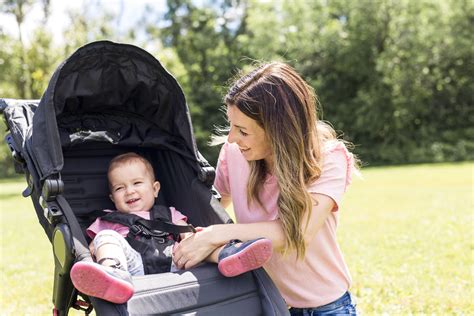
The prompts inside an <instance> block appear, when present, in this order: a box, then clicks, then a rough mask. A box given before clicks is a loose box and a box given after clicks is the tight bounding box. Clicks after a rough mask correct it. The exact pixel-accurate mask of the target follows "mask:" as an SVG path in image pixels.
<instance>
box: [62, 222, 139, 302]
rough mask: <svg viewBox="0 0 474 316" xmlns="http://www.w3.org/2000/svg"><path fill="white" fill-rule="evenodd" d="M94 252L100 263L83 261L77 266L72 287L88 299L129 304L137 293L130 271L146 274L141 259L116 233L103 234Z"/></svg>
mask: <svg viewBox="0 0 474 316" xmlns="http://www.w3.org/2000/svg"><path fill="white" fill-rule="evenodd" d="M91 248H92V249H93V255H94V256H95V258H96V260H97V263H96V262H90V261H87V262H86V261H79V262H77V263H76V264H74V266H73V267H72V269H71V273H70V276H71V280H72V283H73V284H74V286H75V287H76V289H78V290H79V291H80V292H82V293H84V294H86V295H89V296H94V297H98V298H102V299H104V300H107V301H110V302H113V303H125V302H126V301H128V300H129V299H130V297H131V296H132V295H133V293H134V289H133V283H132V278H131V275H130V272H129V271H128V268H129V267H130V268H132V272H133V273H135V274H143V264H142V261H141V256H140V255H139V254H138V253H136V251H134V250H133V249H132V248H131V246H130V245H129V244H128V243H127V241H126V240H125V238H123V237H122V236H121V235H120V234H119V233H117V232H115V231H113V230H104V231H101V232H99V234H97V236H96V237H95V238H94V240H93V243H92V247H91ZM132 250H133V251H132ZM137 255H138V257H139V261H138V259H137V258H136V256H137Z"/></svg>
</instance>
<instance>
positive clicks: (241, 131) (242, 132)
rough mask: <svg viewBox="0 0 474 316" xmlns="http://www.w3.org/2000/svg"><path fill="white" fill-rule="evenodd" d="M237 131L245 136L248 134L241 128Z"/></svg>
mask: <svg viewBox="0 0 474 316" xmlns="http://www.w3.org/2000/svg"><path fill="white" fill-rule="evenodd" d="M239 132H240V135H242V136H247V135H248V134H247V133H246V132H244V131H243V130H239Z"/></svg>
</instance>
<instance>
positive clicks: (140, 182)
mask: <svg viewBox="0 0 474 316" xmlns="http://www.w3.org/2000/svg"><path fill="white" fill-rule="evenodd" d="M142 183H143V181H135V183H134V184H135V185H137V184H142Z"/></svg>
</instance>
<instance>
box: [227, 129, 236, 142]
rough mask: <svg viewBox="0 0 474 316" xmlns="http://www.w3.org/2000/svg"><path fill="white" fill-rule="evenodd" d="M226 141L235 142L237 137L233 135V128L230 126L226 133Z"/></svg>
mask: <svg viewBox="0 0 474 316" xmlns="http://www.w3.org/2000/svg"><path fill="white" fill-rule="evenodd" d="M227 141H228V142H229V143H235V142H236V141H237V137H236V136H235V129H234V128H232V127H231V128H230V131H229V135H227Z"/></svg>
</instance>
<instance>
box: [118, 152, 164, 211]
mask: <svg viewBox="0 0 474 316" xmlns="http://www.w3.org/2000/svg"><path fill="white" fill-rule="evenodd" d="M109 183H110V187H111V194H110V198H111V199H112V201H113V202H114V204H115V207H116V208H117V210H118V211H119V212H122V213H134V212H143V211H149V210H150V209H151V208H152V207H153V204H154V203H155V198H156V197H157V196H158V191H159V190H160V183H159V182H158V181H153V179H152V177H151V175H150V174H149V173H148V171H147V169H146V166H145V164H144V163H142V162H141V161H135V160H134V161H130V162H126V163H124V164H121V165H119V166H117V167H115V168H114V169H112V170H111V171H110V172H109Z"/></svg>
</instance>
